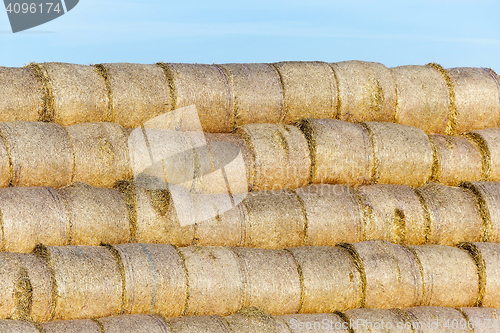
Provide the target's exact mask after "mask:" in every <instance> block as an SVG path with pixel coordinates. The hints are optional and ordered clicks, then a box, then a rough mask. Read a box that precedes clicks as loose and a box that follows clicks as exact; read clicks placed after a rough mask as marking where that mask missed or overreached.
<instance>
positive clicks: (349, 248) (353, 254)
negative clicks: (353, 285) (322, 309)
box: [337, 243, 367, 308]
mask: <svg viewBox="0 0 500 333" xmlns="http://www.w3.org/2000/svg"><path fill="white" fill-rule="evenodd" d="M337 247H339V248H341V249H343V250H344V251H346V252H347V254H349V256H350V258H351V260H352V262H353V264H354V267H356V270H357V271H358V273H359V277H360V278H359V281H358V290H359V293H358V299H357V308H364V307H365V306H366V291H367V289H366V288H367V281H366V272H365V267H364V264H363V261H362V260H361V257H360V256H359V253H358V251H357V250H356V248H355V247H354V245H352V244H349V243H339V244H337Z"/></svg>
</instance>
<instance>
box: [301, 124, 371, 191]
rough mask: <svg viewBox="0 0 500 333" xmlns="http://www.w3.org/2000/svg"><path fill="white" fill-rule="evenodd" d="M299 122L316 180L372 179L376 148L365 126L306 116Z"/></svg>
mask: <svg viewBox="0 0 500 333" xmlns="http://www.w3.org/2000/svg"><path fill="white" fill-rule="evenodd" d="M298 126H299V128H300V129H301V130H302V132H303V133H304V134H305V136H306V138H307V141H308V144H309V149H310V152H311V160H312V172H311V177H312V182H313V183H320V184H323V183H330V184H332V183H333V184H335V183H340V184H345V183H347V184H350V185H359V184H366V183H369V182H370V180H371V176H372V164H373V151H372V145H371V142H370V136H369V133H368V132H367V131H366V130H365V129H364V128H363V127H362V126H360V125H358V124H352V123H349V122H345V121H340V120H334V119H305V120H303V121H301V122H299V125H298Z"/></svg>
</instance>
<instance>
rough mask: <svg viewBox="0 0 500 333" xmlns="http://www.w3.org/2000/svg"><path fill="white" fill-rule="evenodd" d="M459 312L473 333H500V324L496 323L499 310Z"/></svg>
mask: <svg viewBox="0 0 500 333" xmlns="http://www.w3.org/2000/svg"><path fill="white" fill-rule="evenodd" d="M460 311H462V313H463V315H464V316H465V317H466V319H467V324H468V326H469V328H473V329H474V333H500V324H499V323H498V317H499V316H500V310H498V309H488V308H461V309H460Z"/></svg>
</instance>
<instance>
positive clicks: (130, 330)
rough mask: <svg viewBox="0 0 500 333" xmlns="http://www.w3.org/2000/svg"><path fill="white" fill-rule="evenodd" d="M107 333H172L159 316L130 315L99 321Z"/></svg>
mask: <svg viewBox="0 0 500 333" xmlns="http://www.w3.org/2000/svg"><path fill="white" fill-rule="evenodd" d="M99 323H100V324H101V325H102V327H103V331H104V332H105V333H122V332H127V333H142V332H148V333H171V332H172V331H171V330H170V329H169V328H168V326H167V324H166V323H165V321H163V319H161V318H160V317H158V316H152V315H128V316H116V317H108V318H103V319H99Z"/></svg>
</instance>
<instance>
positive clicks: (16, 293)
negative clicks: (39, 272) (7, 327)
mask: <svg viewBox="0 0 500 333" xmlns="http://www.w3.org/2000/svg"><path fill="white" fill-rule="evenodd" d="M29 289H30V282H29V277H28V273H27V272H26V269H23V267H22V266H21V264H20V262H19V260H17V259H16V258H15V256H12V254H11V253H8V252H3V253H0V319H25V318H27V317H28V315H29V308H28V307H29V304H28V299H29Z"/></svg>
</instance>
